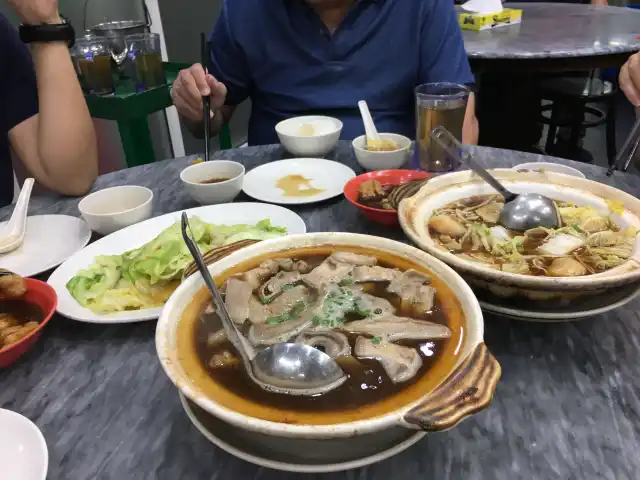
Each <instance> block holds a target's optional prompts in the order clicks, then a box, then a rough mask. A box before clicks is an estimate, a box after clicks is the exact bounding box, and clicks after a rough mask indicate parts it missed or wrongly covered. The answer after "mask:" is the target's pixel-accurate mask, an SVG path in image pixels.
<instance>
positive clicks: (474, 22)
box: [458, 8, 522, 32]
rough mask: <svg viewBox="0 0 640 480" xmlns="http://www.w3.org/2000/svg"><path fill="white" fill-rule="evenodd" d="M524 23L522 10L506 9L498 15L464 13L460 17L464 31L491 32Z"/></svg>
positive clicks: (459, 21)
mask: <svg viewBox="0 0 640 480" xmlns="http://www.w3.org/2000/svg"><path fill="white" fill-rule="evenodd" d="M521 21H522V10H521V9H516V8H505V9H503V10H502V11H501V12H498V13H473V12H464V13H461V14H460V16H459V17H458V23H459V24H460V28H462V29H464V30H475V31H477V32H479V31H481V30H491V29H494V28H499V27H506V26H508V25H516V24H518V23H520V22H521Z"/></svg>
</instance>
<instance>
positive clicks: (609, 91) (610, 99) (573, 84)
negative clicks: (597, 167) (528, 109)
mask: <svg viewBox="0 0 640 480" xmlns="http://www.w3.org/2000/svg"><path fill="white" fill-rule="evenodd" d="M595 72H596V71H595V70H592V71H591V72H590V73H589V75H588V76H586V77H584V76H583V77H579V76H576V77H563V78H557V79H551V80H546V81H543V82H541V83H540V84H539V86H538V94H539V96H540V98H541V99H542V100H549V101H551V102H552V104H551V105H545V106H543V107H542V108H541V114H540V118H539V121H540V122H541V123H543V124H545V125H548V126H549V132H548V133H547V140H546V143H545V150H546V152H547V153H548V154H553V150H554V147H555V143H554V142H555V137H556V132H557V129H558V128H559V127H568V128H569V129H570V135H569V146H570V147H572V148H575V149H576V150H577V149H578V142H579V141H580V136H581V133H582V131H583V130H584V129H587V128H592V127H597V126H599V125H602V124H604V125H605V126H606V149H607V160H608V162H609V165H612V164H613V163H614V162H615V158H616V136H615V133H616V124H615V121H616V111H615V110H616V106H615V96H616V93H617V91H618V87H617V85H616V83H615V82H608V81H603V80H601V79H599V78H597V77H596V76H595ZM589 104H601V105H604V106H605V110H601V109H600V108H596V107H594V106H590V105H589ZM546 112H550V115H549V116H546V115H544V113H546ZM567 112H569V113H570V115H569V116H570V118H568V119H567V118H566V113H567ZM563 116H564V117H565V118H563Z"/></svg>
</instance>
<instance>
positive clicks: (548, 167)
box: [513, 162, 587, 178]
mask: <svg viewBox="0 0 640 480" xmlns="http://www.w3.org/2000/svg"><path fill="white" fill-rule="evenodd" d="M513 170H515V171H517V172H522V171H532V172H536V173H541V174H545V173H548V172H553V173H563V174H565V175H571V176H573V177H580V178H587V177H586V176H585V174H584V173H582V172H581V171H580V170H578V169H577V168H573V167H569V166H568V165H563V164H561V163H552V162H529V163H521V164H520V165H516V166H515V167H513Z"/></svg>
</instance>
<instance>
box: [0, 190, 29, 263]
mask: <svg viewBox="0 0 640 480" xmlns="http://www.w3.org/2000/svg"><path fill="white" fill-rule="evenodd" d="M33 184H34V180H33V178H27V179H26V180H25V182H24V185H22V190H20V196H19V197H18V201H17V202H16V206H15V207H14V209H13V213H12V214H11V219H10V220H9V221H8V222H7V224H6V225H5V226H4V228H2V230H0V253H9V252H12V251H13V250H15V249H16V248H18V247H19V246H20V245H22V242H23V241H24V234H25V233H26V231H27V211H28V210H29V199H30V198H31V191H32V190H33Z"/></svg>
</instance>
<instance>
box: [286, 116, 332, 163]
mask: <svg viewBox="0 0 640 480" xmlns="http://www.w3.org/2000/svg"><path fill="white" fill-rule="evenodd" d="M341 132H342V122H341V121H340V120H338V119H337V118H333V117H325V116H320V115H309V116H304V117H293V118H289V119H287V120H283V121H281V122H280V123H278V124H277V125H276V133H277V134H278V138H279V139H280V143H281V144H282V146H283V147H284V148H285V149H286V150H287V151H288V152H289V153H291V154H293V155H296V156H298V157H323V156H325V155H326V154H327V153H329V152H330V151H331V150H333V149H334V148H336V145H337V144H338V140H339V139H340V133H341Z"/></svg>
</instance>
